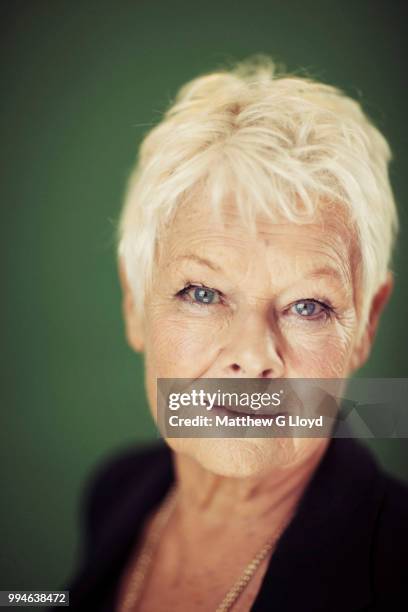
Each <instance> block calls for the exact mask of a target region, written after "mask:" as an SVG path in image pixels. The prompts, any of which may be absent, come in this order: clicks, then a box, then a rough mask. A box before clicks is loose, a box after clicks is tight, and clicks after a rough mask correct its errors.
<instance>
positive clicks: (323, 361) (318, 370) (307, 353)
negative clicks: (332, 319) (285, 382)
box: [287, 324, 353, 378]
mask: <svg viewBox="0 0 408 612" xmlns="http://www.w3.org/2000/svg"><path fill="white" fill-rule="evenodd" d="M352 340H353V333H352V331H351V330H349V329H345V328H343V327H341V326H340V325H336V324H335V325H333V327H331V328H330V329H326V330H322V331H320V332H316V333H307V332H303V333H302V332H300V333H297V334H291V335H290V337H288V355H287V366H288V369H289V370H290V374H289V375H290V376H291V377H297V378H343V377H346V376H347V371H348V365H349V360H350V354H351V347H352Z"/></svg>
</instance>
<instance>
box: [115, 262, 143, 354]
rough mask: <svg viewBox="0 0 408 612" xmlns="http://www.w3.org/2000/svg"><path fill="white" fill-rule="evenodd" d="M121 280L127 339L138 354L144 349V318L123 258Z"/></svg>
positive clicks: (119, 270)
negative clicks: (137, 307) (136, 304)
mask: <svg viewBox="0 0 408 612" xmlns="http://www.w3.org/2000/svg"><path fill="white" fill-rule="evenodd" d="M118 272H119V280H120V284H121V287H122V313H123V318H124V322H125V331H126V339H127V342H128V344H129V346H130V347H131V348H133V349H134V350H135V351H136V352H141V351H142V350H143V349H144V339H143V325H142V318H141V316H140V314H139V313H138V312H137V309H136V307H135V304H134V299H133V294H132V291H131V288H130V285H129V282H128V278H127V274H126V269H125V265H124V262H123V259H122V257H120V258H119V262H118Z"/></svg>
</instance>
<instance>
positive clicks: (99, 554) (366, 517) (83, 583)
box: [66, 438, 408, 612]
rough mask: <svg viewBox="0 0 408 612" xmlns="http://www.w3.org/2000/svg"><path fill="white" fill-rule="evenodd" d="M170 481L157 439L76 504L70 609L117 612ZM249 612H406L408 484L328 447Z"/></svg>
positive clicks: (357, 454)
mask: <svg viewBox="0 0 408 612" xmlns="http://www.w3.org/2000/svg"><path fill="white" fill-rule="evenodd" d="M173 478H174V475H173V466H172V460H171V451H170V450H169V448H168V447H167V446H166V445H165V444H164V443H163V442H158V443H155V444H154V445H152V446H150V447H147V448H145V449H141V450H134V449H131V450H127V451H123V452H121V453H120V454H119V455H117V456H116V457H114V458H113V459H110V460H109V461H107V462H105V463H104V464H103V466H102V467H101V468H100V469H99V470H98V471H97V472H96V473H95V476H94V477H93V478H92V479H91V485H90V486H89V487H88V488H87V493H86V496H85V498H84V501H83V506H82V511H83V534H82V536H83V539H82V565H81V567H78V568H77V572H76V575H75V576H74V577H73V579H72V580H71V582H70V584H69V585H68V586H67V587H66V588H67V589H69V590H70V602H71V604H70V608H71V609H72V610H87V611H91V610H100V611H101V612H102V611H104V612H108V611H110V612H113V610H114V603H113V602H114V598H115V589H116V588H117V586H118V581H119V579H120V576H121V573H122V571H123V569H124V567H125V564H126V560H127V559H128V557H129V554H130V552H131V550H132V549H133V546H134V545H135V541H136V539H137V537H138V534H139V533H140V529H141V527H142V523H143V520H144V518H145V517H146V515H147V514H148V513H149V511H151V510H152V509H154V507H155V506H156V505H157V504H158V503H159V502H160V500H161V499H162V498H163V496H164V495H165V493H166V491H167V490H168V488H169V486H170V484H171V482H172V480H173ZM209 588H211V587H210V585H209ZM181 610H182V612H184V610H185V612H188V610H187V608H185V609H184V608H181ZM252 610H254V611H255V612H261V611H271V612H272V611H274V612H287V611H290V612H319V611H322V610H324V611H325V612H348V611H356V612H357V611H367V612H368V611H370V612H374V611H379V610H381V611H386V612H395V611H399V610H404V611H406V610H408V486H407V485H405V484H403V483H402V482H400V481H398V480H397V479H395V478H394V477H391V476H389V475H387V474H386V473H385V472H383V471H382V470H381V469H380V467H379V466H378V464H377V462H376V461H375V459H374V457H373V456H372V454H371V453H370V451H369V450H368V449H367V448H366V447H364V446H363V445H362V444H361V443H360V442H357V441H355V440H352V439H340V438H337V439H332V440H331V442H330V445H329V447H328V449H327V451H326V453H325V455H324V456H323V459H322V460H321V462H320V464H319V466H318V468H317V470H316V472H315V474H314V475H313V478H312V480H311V481H310V484H309V485H308V487H307V489H306V492H305V494H304V495H303V497H302V499H301V502H300V505H299V508H298V511H297V513H296V515H295V517H294V519H293V520H292V522H291V524H290V525H289V527H288V528H287V530H286V531H285V533H284V534H283V536H282V537H281V539H280V541H279V544H278V546H277V548H276V550H275V552H274V554H273V556H272V558H271V561H270V563H269V566H268V569H267V572H266V574H265V577H264V579H263V582H262V585H261V589H260V591H259V593H258V596H257V598H256V600H255V602H254V605H253V607H252Z"/></svg>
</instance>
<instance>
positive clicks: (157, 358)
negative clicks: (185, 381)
mask: <svg viewBox="0 0 408 612" xmlns="http://www.w3.org/2000/svg"><path fill="white" fill-rule="evenodd" d="M147 329H148V333H147V335H146V346H145V360H146V367H147V368H148V369H149V371H150V373H151V375H154V376H155V377H157V378H160V377H162V378H173V377H174V378H176V377H178V378H195V377H197V376H198V375H199V374H200V372H202V371H203V370H204V369H206V368H207V367H208V365H209V364H210V363H211V361H212V360H214V358H215V355H216V353H217V347H218V344H217V337H218V336H219V326H217V325H216V324H214V318H213V317H210V316H206V315H205V314H204V315H199V316H195V317H188V316H186V315H185V314H180V315H178V314H176V315H171V316H168V315H165V314H164V313H163V314H159V313H158V314H157V316H152V317H151V318H149V320H148V325H147Z"/></svg>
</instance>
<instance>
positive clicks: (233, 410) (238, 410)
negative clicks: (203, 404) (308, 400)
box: [207, 403, 287, 418]
mask: <svg viewBox="0 0 408 612" xmlns="http://www.w3.org/2000/svg"><path fill="white" fill-rule="evenodd" d="M207 406H208V407H209V406H210V405H209V404H208V403H207ZM212 412H216V413H217V414H220V415H221V414H222V415H223V416H230V417H231V418H234V417H239V416H250V417H255V418H256V417H261V416H264V417H277V416H284V415H286V414H287V413H286V412H260V411H259V410H251V411H248V410H246V411H245V410H243V409H242V407H241V406H228V408H227V407H226V406H223V405H219V404H214V405H213V407H212Z"/></svg>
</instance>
